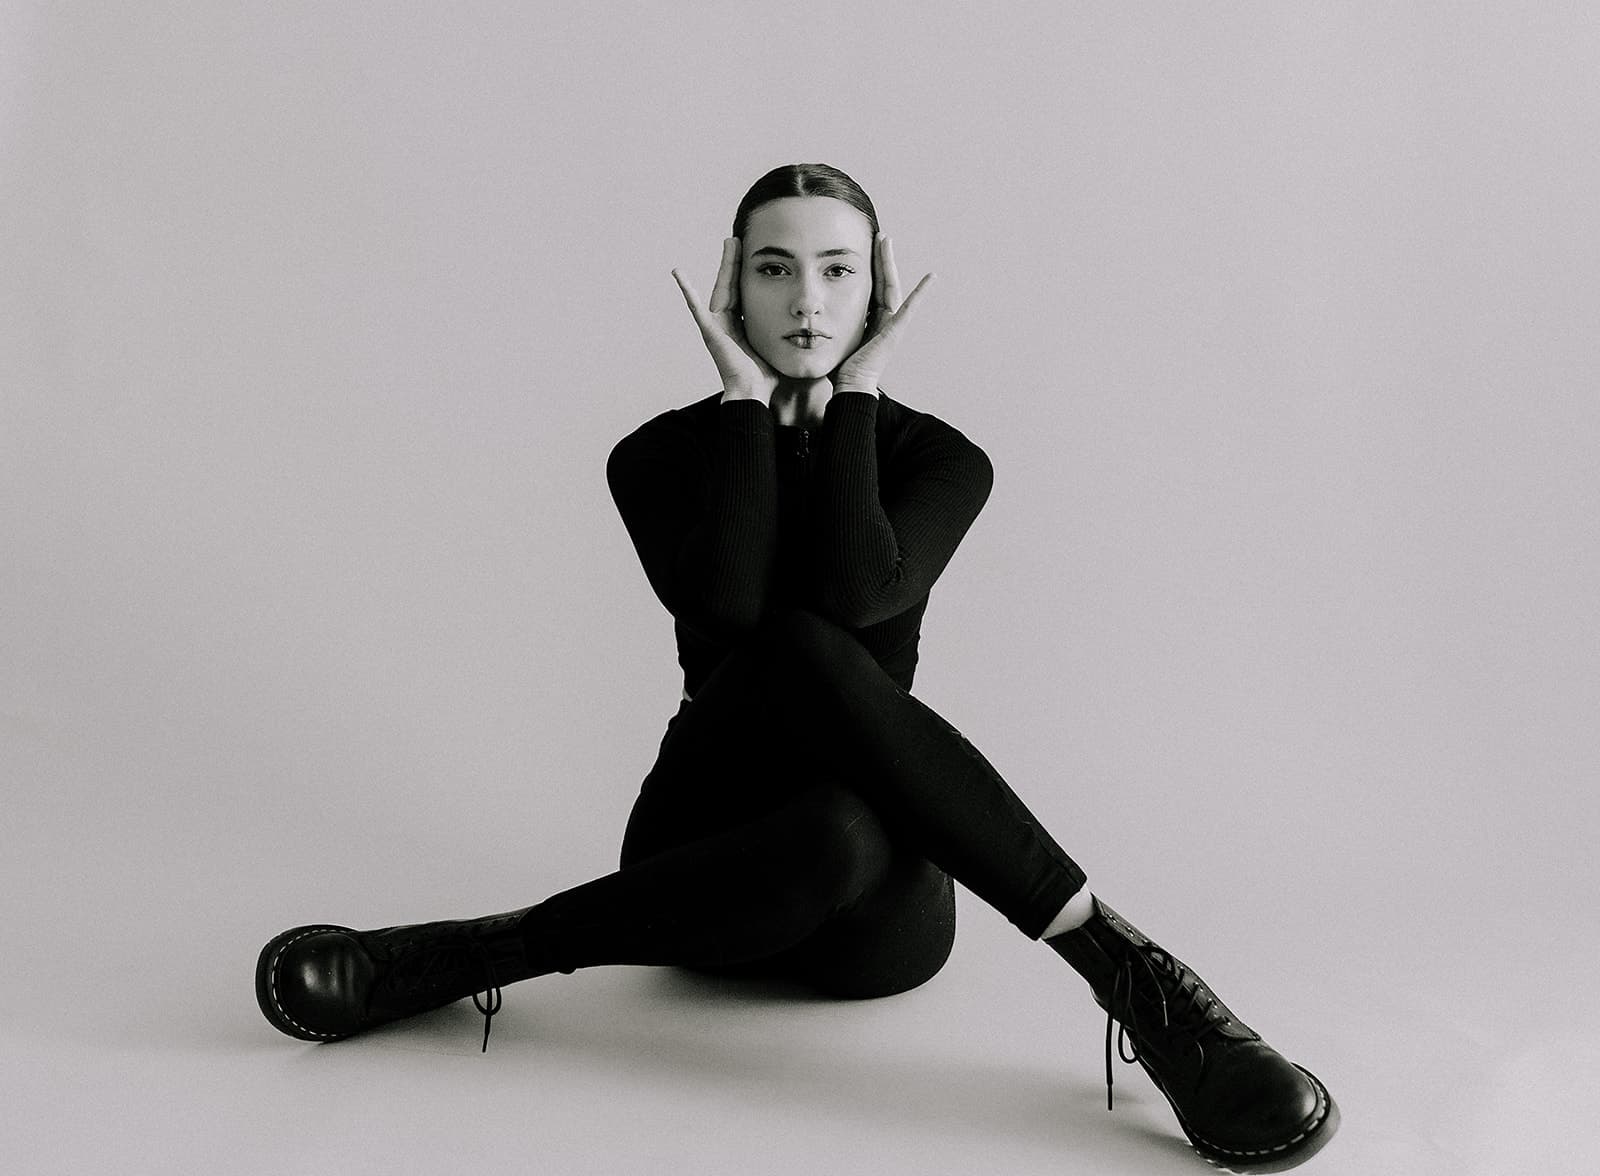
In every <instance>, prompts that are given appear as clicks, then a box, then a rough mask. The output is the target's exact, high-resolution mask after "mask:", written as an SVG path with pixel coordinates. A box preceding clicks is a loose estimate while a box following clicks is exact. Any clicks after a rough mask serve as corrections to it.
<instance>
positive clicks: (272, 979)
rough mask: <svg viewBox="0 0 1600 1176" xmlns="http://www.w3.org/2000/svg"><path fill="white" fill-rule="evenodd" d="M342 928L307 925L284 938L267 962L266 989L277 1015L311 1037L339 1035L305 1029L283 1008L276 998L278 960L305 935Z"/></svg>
mask: <svg viewBox="0 0 1600 1176" xmlns="http://www.w3.org/2000/svg"><path fill="white" fill-rule="evenodd" d="M343 930H344V928H343V927H307V928H306V929H305V930H304V931H302V932H300V934H298V935H295V936H292V937H290V938H288V939H285V940H284V941H283V942H282V943H280V944H278V950H277V951H275V952H273V953H272V960H271V962H270V963H268V964H267V991H268V992H270V993H271V994H272V1007H273V1008H275V1009H277V1010H278V1015H279V1016H280V1017H282V1018H283V1019H284V1020H285V1021H287V1022H289V1024H291V1025H293V1026H294V1027H295V1028H296V1029H298V1030H300V1032H302V1033H309V1034H311V1036H313V1037H323V1038H328V1039H332V1038H335V1037H337V1036H339V1035H338V1034H337V1033H318V1032H317V1031H316V1030H315V1029H307V1028H306V1027H305V1026H304V1025H302V1024H301V1023H300V1022H299V1021H296V1020H295V1019H294V1018H293V1017H291V1016H290V1015H289V1010H287V1009H285V1008H284V1007H283V1005H282V1003H281V1002H280V1001H279V1000H278V961H279V960H281V959H282V958H283V953H284V952H285V951H286V950H288V948H289V945H290V944H292V943H297V942H299V941H300V940H302V939H304V938H305V937H306V936H307V935H315V934H317V933H318V932H320V931H343Z"/></svg>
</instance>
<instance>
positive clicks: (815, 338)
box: [784, 331, 829, 351]
mask: <svg viewBox="0 0 1600 1176" xmlns="http://www.w3.org/2000/svg"><path fill="white" fill-rule="evenodd" d="M827 338H829V336H827V335H824V334H822V333H820V332H810V333H807V332H804V331H802V332H799V333H797V334H794V335H785V336H784V339H785V340H786V341H787V342H790V343H793V344H794V345H795V346H796V347H798V348H800V349H801V350H802V351H810V350H811V349H812V348H813V347H815V346H816V345H817V344H818V343H820V342H822V340H824V339H827Z"/></svg>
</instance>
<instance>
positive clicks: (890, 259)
mask: <svg viewBox="0 0 1600 1176" xmlns="http://www.w3.org/2000/svg"><path fill="white" fill-rule="evenodd" d="M883 305H884V306H885V307H887V308H888V309H889V310H899V309H900V271H899V270H897V269H895V265H894V242H892V241H890V240H889V238H888V237H885V238H884V239H883Z"/></svg>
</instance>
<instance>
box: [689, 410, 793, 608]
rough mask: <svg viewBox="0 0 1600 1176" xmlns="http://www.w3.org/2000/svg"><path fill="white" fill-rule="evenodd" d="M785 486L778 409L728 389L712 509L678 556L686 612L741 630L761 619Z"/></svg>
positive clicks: (710, 487)
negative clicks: (775, 423) (776, 431)
mask: <svg viewBox="0 0 1600 1176" xmlns="http://www.w3.org/2000/svg"><path fill="white" fill-rule="evenodd" d="M777 487H778V478H777V460H776V453H775V450H774V446H773V428H772V416H771V412H770V410H769V409H768V408H767V406H766V405H765V404H764V403H762V402H760V401H759V400H757V399H754V398H742V397H732V396H728V395H724V398H723V400H722V403H721V405H720V407H719V408H718V423H717V439H716V447H715V450H714V452H713V455H712V464H711V471H710V474H709V479H708V481H707V484H706V498H705V514H704V516H703V518H702V520H701V522H700V523H699V524H698V525H697V526H696V527H695V528H694V529H693V530H692V531H690V533H689V534H688V536H687V537H686V538H685V541H684V543H683V546H682V547H681V549H680V550H679V552H678V557H677V570H678V580H679V582H680V583H681V584H683V585H684V586H685V587H686V588H687V590H688V599H686V600H685V601H684V612H685V613H686V614H690V615H697V616H698V617H699V618H701V619H702V620H704V621H706V622H708V623H709V624H710V625H711V626H713V627H715V628H718V629H723V630H735V631H737V630H743V629H747V628H750V627H752V626H754V625H755V624H756V623H757V622H758V621H759V620H760V618H761V615H762V612H763V610H764V608H765V605H766V595H767V587H768V585H769V583H770V581H771V576H772V567H773V562H774V560H775V558H776V552H777V509H778V489H777Z"/></svg>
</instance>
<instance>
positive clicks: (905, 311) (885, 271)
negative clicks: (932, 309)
mask: <svg viewBox="0 0 1600 1176" xmlns="http://www.w3.org/2000/svg"><path fill="white" fill-rule="evenodd" d="M873 252H874V253H875V255H876V256H875V257H874V258H873V260H874V262H875V264H874V265H873V267H872V312H871V314H870V316H869V317H868V319H867V335H866V338H865V339H863V340H862V341H861V346H860V347H858V348H856V350H855V352H854V353H853V354H852V355H851V356H850V357H849V358H848V359H846V360H845V361H844V362H843V363H841V364H840V365H839V370H838V371H837V372H835V373H834V379H833V390H834V391H835V392H870V393H872V395H874V396H876V395H877V394H878V380H879V379H880V378H881V377H882V376H883V369H884V368H885V367H887V366H888V363H889V356H890V355H891V354H893V352H894V348H895V344H896V343H897V342H898V340H899V338H900V335H901V334H902V333H904V330H905V323H906V320H907V319H908V318H910V317H911V313H912V311H913V310H914V309H915V308H916V305H917V299H918V295H920V294H921V293H922V291H923V290H924V289H926V288H927V287H928V286H929V285H931V284H932V283H933V275H932V274H931V273H930V274H923V275H922V281H920V282H918V283H917V286H916V289H914V290H912V291H911V294H910V295H909V296H908V297H907V298H906V300H905V302H904V303H902V302H901V301H900V274H899V272H898V271H896V269H895V267H894V250H893V247H892V246H891V245H890V243H889V238H888V237H887V236H886V235H884V234H883V233H879V234H878V237H877V240H875V241H874V242H873Z"/></svg>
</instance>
